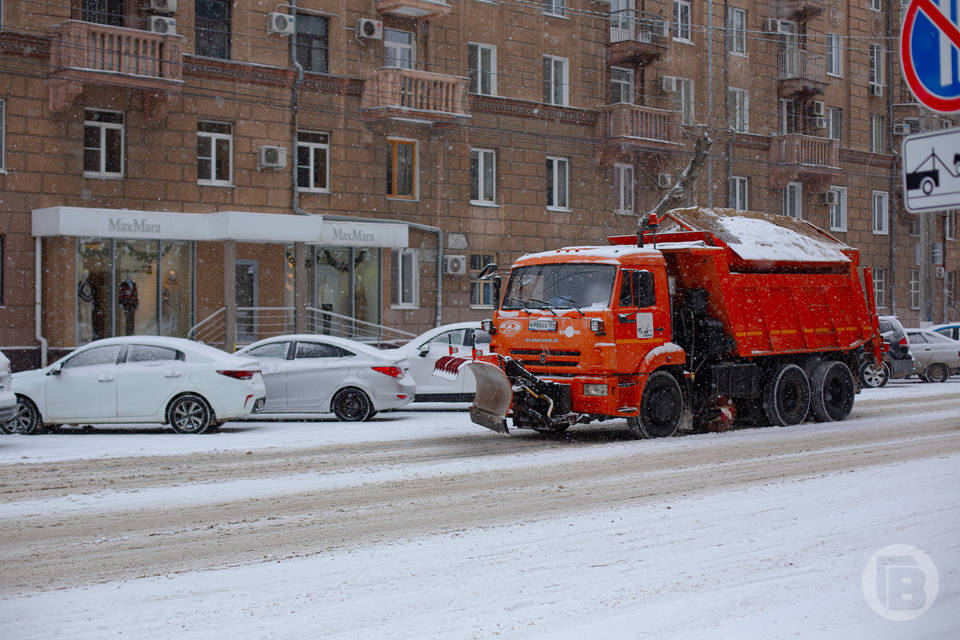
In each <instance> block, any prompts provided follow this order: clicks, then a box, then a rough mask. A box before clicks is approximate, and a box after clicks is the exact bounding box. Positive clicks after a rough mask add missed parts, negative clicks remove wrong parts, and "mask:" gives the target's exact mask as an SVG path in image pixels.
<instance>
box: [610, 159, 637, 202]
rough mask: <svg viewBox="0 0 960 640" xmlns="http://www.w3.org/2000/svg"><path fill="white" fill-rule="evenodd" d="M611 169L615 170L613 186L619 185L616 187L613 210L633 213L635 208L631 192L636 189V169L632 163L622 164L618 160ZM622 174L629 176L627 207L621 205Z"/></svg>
mask: <svg viewBox="0 0 960 640" xmlns="http://www.w3.org/2000/svg"><path fill="white" fill-rule="evenodd" d="M613 170H614V172H615V175H614V180H613V183H614V185H615V186H618V187H619V188H617V189H616V199H615V201H614V205H615V206H614V208H613V212H614V213H619V214H622V215H633V213H634V208H635V207H634V203H633V194H634V190H635V189H636V171H634V168H633V165H632V164H622V163H619V162H618V163H616V164H614V165H613ZM624 175H628V176H629V178H630V199H629V202H628V203H627V204H628V205H629V207H623V206H622V205H623V203H624V202H623V200H624V198H623V187H624V182H623V178H624Z"/></svg>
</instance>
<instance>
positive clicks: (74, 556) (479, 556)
mask: <svg viewBox="0 0 960 640" xmlns="http://www.w3.org/2000/svg"><path fill="white" fill-rule="evenodd" d="M622 426H623V425H622V424H617V423H610V424H607V425H602V426H598V425H592V426H582V427H578V428H576V429H572V430H571V431H570V432H568V433H567V434H565V436H563V437H557V438H544V437H542V436H539V435H537V434H533V433H527V432H519V433H516V434H515V435H514V436H512V437H509V438H505V437H502V436H499V435H497V434H494V433H492V432H488V431H486V430H484V429H482V428H480V427H477V426H476V425H473V424H472V423H470V421H469V418H468V417H467V415H466V414H465V413H464V412H462V411H461V412H456V411H432V412H416V413H414V412H403V413H392V414H385V415H382V416H378V418H377V419H376V420H375V421H374V422H371V423H366V424H362V425H354V424H350V425H344V424H341V423H338V422H334V421H332V420H324V421H313V422H245V423H233V424H230V425H227V426H226V427H225V428H224V429H223V431H222V432H221V433H218V434H210V435H204V436H198V437H184V436H179V435H175V434H172V433H166V432H161V431H157V430H148V429H144V430H139V429H131V428H112V429H107V428H98V429H96V430H94V431H88V432H83V431H80V430H64V432H61V433H59V434H51V435H45V436H39V437H27V436H4V437H2V438H0V536H2V538H0V539H3V540H4V542H3V544H2V545H0V569H2V575H3V578H2V580H0V637H3V638H44V639H46V638H50V637H69V638H104V637H135V638H140V637H161V638H165V637H174V636H175V637H191V638H221V637H223V638H226V637H243V638H317V637H323V638H411V637H412V638H432V637H436V638H474V637H478V638H492V637H510V638H515V637H550V638H582V637H585V636H586V637H598V638H599V637H614V638H635V637H646V636H648V635H649V636H657V637H671V638H672V637H681V638H693V637H711V638H724V637H734V636H735V637H738V638H753V637H756V638H771V637H787V636H791V637H793V636H800V637H824V638H836V637H890V638H900V637H903V638H922V637H930V638H942V637H956V636H957V634H958V632H960V614H958V613H957V611H960V537H958V536H957V532H958V531H960V497H958V496H960V491H958V490H960V464H958V463H960V378H953V379H951V380H950V381H949V382H948V383H946V384H940V385H932V384H921V383H918V382H915V381H903V382H901V381H896V382H892V383H890V384H889V385H888V386H887V387H886V388H885V389H878V390H867V391H865V392H864V393H863V394H862V395H861V396H860V397H859V398H858V400H857V404H856V406H855V408H854V413H853V415H852V416H851V418H850V419H849V420H847V421H845V422H842V423H832V424H804V425H799V426H796V427H791V428H788V429H773V428H764V429H748V430H741V431H735V432H728V433H723V434H704V435H695V436H686V437H680V438H671V439H667V440H658V441H634V440H629V439H627V438H626V437H625V435H624V434H623V433H622V431H621V429H620V428H621V427H622ZM898 543H902V544H909V545H913V546H915V547H917V548H919V549H921V550H923V551H925V552H926V553H927V554H928V555H929V557H930V558H931V559H932V560H933V562H934V563H935V565H936V567H937V569H938V572H939V594H938V596H937V598H936V601H935V602H934V603H933V606H932V607H930V609H929V611H927V612H926V613H924V614H923V615H922V616H920V617H918V618H917V619H915V620H912V621H909V622H891V621H889V620H887V619H885V618H884V617H881V616H880V615H878V614H877V613H876V612H874V611H873V610H872V609H871V608H870V606H869V605H868V604H867V601H866V600H865V598H864V595H863V587H862V585H861V576H862V574H863V570H864V567H865V566H867V564H868V561H869V560H870V558H871V556H872V555H873V554H874V553H875V552H877V551H878V550H879V549H880V548H881V547H884V546H886V545H891V544H898Z"/></svg>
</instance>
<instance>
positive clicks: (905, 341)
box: [898, 336, 910, 348]
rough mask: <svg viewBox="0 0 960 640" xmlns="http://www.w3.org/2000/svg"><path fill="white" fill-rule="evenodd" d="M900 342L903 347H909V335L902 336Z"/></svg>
mask: <svg viewBox="0 0 960 640" xmlns="http://www.w3.org/2000/svg"><path fill="white" fill-rule="evenodd" d="M898 344H899V345H900V346H901V347H903V348H907V347H909V346H910V341H909V340H907V336H903V337H902V338H900V342H899V343H898Z"/></svg>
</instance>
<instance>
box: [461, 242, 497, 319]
mask: <svg viewBox="0 0 960 640" xmlns="http://www.w3.org/2000/svg"><path fill="white" fill-rule="evenodd" d="M474 255H478V256H488V257H490V258H494V257H495V254H492V253H476V254H470V255H469V256H468V258H467V259H468V260H471V262H472V258H473V256H474ZM491 262H495V260H491ZM484 266H486V265H484ZM480 271H481V270H480V269H470V308H471V309H492V308H493V305H494V302H493V280H480V279H479V278H478V277H477V275H478V274H479V273H480ZM477 286H479V289H480V291H481V292H482V291H483V290H484V289H486V288H489V289H490V300H491V302H490V304H483V303H477V302H474V300H473V292H474V291H475V288H476V287H477Z"/></svg>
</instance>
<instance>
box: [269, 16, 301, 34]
mask: <svg viewBox="0 0 960 640" xmlns="http://www.w3.org/2000/svg"><path fill="white" fill-rule="evenodd" d="M296 30H297V22H296V19H295V18H294V17H293V16H292V15H290V14H289V13H280V12H279V11H271V12H270V13H268V14H267V33H279V34H281V35H285V36H288V35H291V34H292V33H294V32H295V31H296Z"/></svg>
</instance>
